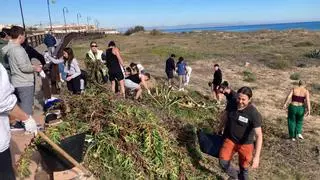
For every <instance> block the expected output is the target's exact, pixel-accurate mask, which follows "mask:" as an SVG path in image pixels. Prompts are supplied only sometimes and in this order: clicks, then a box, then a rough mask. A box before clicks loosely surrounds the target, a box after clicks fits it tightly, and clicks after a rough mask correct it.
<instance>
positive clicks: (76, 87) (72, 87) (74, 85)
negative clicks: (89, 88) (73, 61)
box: [67, 75, 81, 94]
mask: <svg viewBox="0 0 320 180" xmlns="http://www.w3.org/2000/svg"><path fill="white" fill-rule="evenodd" d="M80 80H81V76H80V75H79V76H77V77H75V78H72V79H71V80H70V81H68V82H67V87H68V90H69V91H72V93H73V94H80V93H81V89H80V85H81V83H80Z"/></svg>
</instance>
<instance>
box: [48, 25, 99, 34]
mask: <svg viewBox="0 0 320 180" xmlns="http://www.w3.org/2000/svg"><path fill="white" fill-rule="evenodd" d="M45 30H46V31H49V30H50V26H47V27H45ZM96 30H97V28H96V26H94V25H89V26H88V25H83V24H80V25H77V24H67V26H65V25H52V31H53V32H54V33H65V32H66V31H67V32H86V31H96Z"/></svg>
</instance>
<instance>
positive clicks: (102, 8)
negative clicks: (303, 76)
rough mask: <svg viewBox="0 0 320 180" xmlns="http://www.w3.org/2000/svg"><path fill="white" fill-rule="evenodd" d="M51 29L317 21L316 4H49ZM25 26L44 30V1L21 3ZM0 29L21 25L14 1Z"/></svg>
mask: <svg viewBox="0 0 320 180" xmlns="http://www.w3.org/2000/svg"><path fill="white" fill-rule="evenodd" d="M49 1H50V8H51V17H52V22H53V24H63V23H64V18H63V8H64V7H66V8H67V9H68V13H66V21H67V23H77V14H78V13H80V14H81V18H80V19H79V21H80V24H87V23H88V21H87V20H89V24H94V23H95V22H99V26H100V27H105V28H124V27H132V26H135V25H142V26H144V27H160V26H175V25H185V24H205V23H210V24H219V25H237V24H261V23H279V22H302V21H320V13H319V7H320V0H111V1H109V0H55V3H52V2H51V1H52V0H49ZM21 2H22V8H23V13H24V19H25V23H26V25H27V26H29V25H35V24H40V23H41V24H43V25H48V24H49V17H48V9H47V0H21ZM0 3H1V4H0V12H1V16H0V24H22V20H21V14H20V8H19V0H0Z"/></svg>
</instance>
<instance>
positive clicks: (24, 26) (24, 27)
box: [19, 0, 26, 30]
mask: <svg viewBox="0 0 320 180" xmlns="http://www.w3.org/2000/svg"><path fill="white" fill-rule="evenodd" d="M19 4H20V12H21V18H22V25H23V29H24V30H26V25H25V23H24V17H23V10H22V4H21V0H19Z"/></svg>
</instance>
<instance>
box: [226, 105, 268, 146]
mask: <svg viewBox="0 0 320 180" xmlns="http://www.w3.org/2000/svg"><path fill="white" fill-rule="evenodd" d="M261 121H262V117H261V114H260V113H259V112H258V110H257V109H256V108H255V107H254V106H253V105H252V104H250V105H248V107H246V108H245V109H243V110H236V111H231V112H228V121H227V125H226V129H225V130H226V131H225V135H226V137H227V138H229V139H231V140H232V141H233V142H234V143H236V144H253V140H254V135H255V132H254V128H258V127H261Z"/></svg>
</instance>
